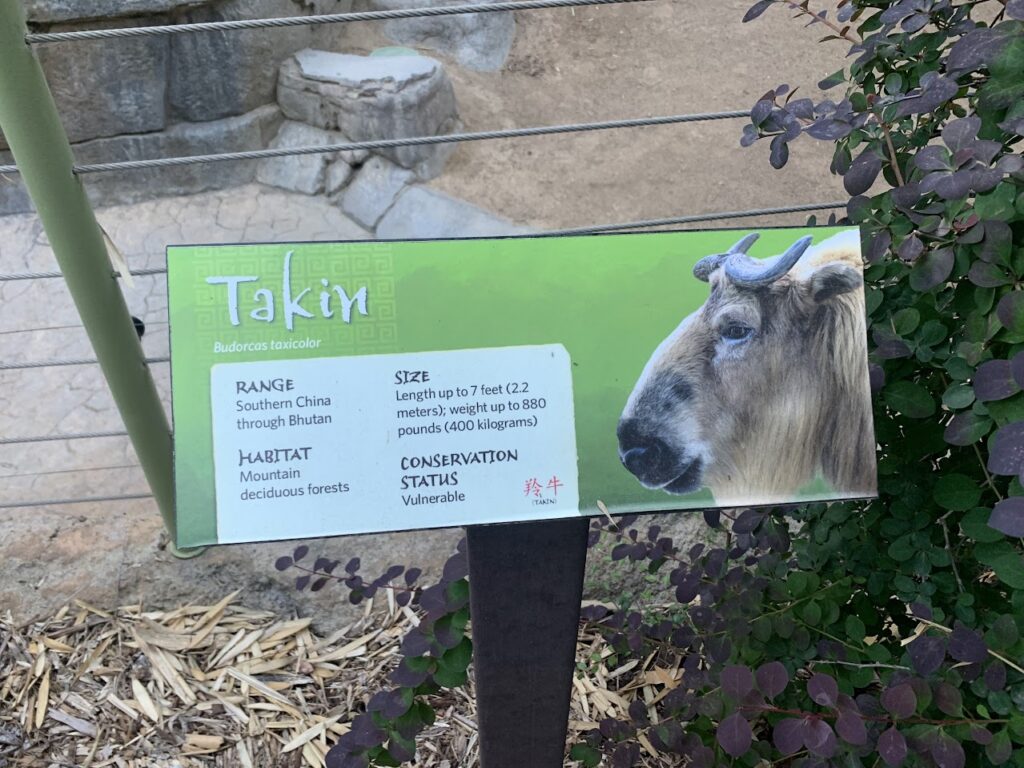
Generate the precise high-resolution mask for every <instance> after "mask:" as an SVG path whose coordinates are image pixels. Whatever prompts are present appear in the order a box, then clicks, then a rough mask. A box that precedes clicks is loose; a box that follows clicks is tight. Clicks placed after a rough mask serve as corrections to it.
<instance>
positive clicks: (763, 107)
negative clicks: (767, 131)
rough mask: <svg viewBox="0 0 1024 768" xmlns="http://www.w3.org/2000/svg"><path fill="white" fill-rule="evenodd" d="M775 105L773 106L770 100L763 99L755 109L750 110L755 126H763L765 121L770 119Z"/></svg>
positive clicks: (751, 119)
mask: <svg viewBox="0 0 1024 768" xmlns="http://www.w3.org/2000/svg"><path fill="white" fill-rule="evenodd" d="M774 108H775V105H774V104H772V102H771V100H770V99H762V100H761V101H759V102H757V104H755V105H754V107H753V109H751V110H750V121H751V122H752V123H753V124H754V125H755V126H759V125H761V124H762V123H763V122H764V121H765V120H767V119H768V115H770V114H771V113H772V110H773V109H774Z"/></svg>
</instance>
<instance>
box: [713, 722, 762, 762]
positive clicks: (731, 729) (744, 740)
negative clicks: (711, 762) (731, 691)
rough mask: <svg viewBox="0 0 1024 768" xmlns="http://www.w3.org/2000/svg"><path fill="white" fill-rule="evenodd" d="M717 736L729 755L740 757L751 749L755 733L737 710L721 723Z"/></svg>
mask: <svg viewBox="0 0 1024 768" xmlns="http://www.w3.org/2000/svg"><path fill="white" fill-rule="evenodd" d="M716 738H717V739H718V743H719V744H721V745H722V749H724V750H725V752H726V753H727V754H728V755H730V756H731V757H739V756H740V755H744V754H746V752H747V750H748V749H750V745H751V744H752V743H753V740H754V734H753V733H752V732H751V730H750V723H748V722H747V721H746V719H745V718H744V717H743V715H741V714H740V713H739V712H735V713H733V714H731V715H729V717H727V718H725V720H723V721H722V722H721V723H719V725H718V733H717V734H716Z"/></svg>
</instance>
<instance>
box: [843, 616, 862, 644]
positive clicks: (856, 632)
mask: <svg viewBox="0 0 1024 768" xmlns="http://www.w3.org/2000/svg"><path fill="white" fill-rule="evenodd" d="M845 626H846V636H847V637H849V638H850V639H851V640H853V641H855V642H858V643H859V642H860V641H861V640H863V639H864V636H865V635H866V634H867V628H866V627H865V626H864V622H863V621H861V620H860V618H859V617H858V616H855V615H853V614H849V615H847V617H846V622H845Z"/></svg>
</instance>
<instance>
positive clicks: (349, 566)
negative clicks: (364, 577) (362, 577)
mask: <svg viewBox="0 0 1024 768" xmlns="http://www.w3.org/2000/svg"><path fill="white" fill-rule="evenodd" d="M360 565H361V563H360V561H359V558H358V557H353V558H352V559H351V560H349V561H348V563H346V564H345V572H346V573H355V572H356V571H358V570H359V567H360Z"/></svg>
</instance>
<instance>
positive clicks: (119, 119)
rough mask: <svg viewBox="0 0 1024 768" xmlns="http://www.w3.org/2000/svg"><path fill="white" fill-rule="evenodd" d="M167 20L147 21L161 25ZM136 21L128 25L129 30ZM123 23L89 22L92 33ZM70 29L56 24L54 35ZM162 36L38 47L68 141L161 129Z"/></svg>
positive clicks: (164, 51)
mask: <svg viewBox="0 0 1024 768" xmlns="http://www.w3.org/2000/svg"><path fill="white" fill-rule="evenodd" d="M165 21H167V19H166V18H165V17H156V19H155V21H154V20H147V22H148V23H160V22H165ZM137 23H138V22H132V25H135V24H137ZM125 24H127V22H126V21H124V20H121V21H119V22H93V23H91V24H90V25H89V26H90V28H94V29H103V28H106V27H115V26H123V25H125ZM69 28H70V29H74V27H69V26H68V25H63V24H58V25H56V26H54V27H53V29H54V30H55V31H60V30H64V29H69ZM169 45H170V44H169V42H168V40H167V38H166V37H137V38H125V39H122V40H118V41H116V44H111V43H108V42H103V41H96V42H91V41H90V42H83V43H74V44H68V45H42V46H39V48H38V49H37V50H38V54H39V61H40V63H41V64H42V66H43V70H44V71H45V72H46V79H47V80H48V81H49V84H50V90H51V91H52V92H53V98H54V100H55V101H56V102H57V109H58V111H59V112H60V114H61V117H62V119H63V121H64V128H65V130H66V131H67V134H68V138H69V140H70V141H72V142H76V141H86V140H88V139H96V138H101V137H104V136H116V135H118V134H122V133H146V132H148V131H159V130H162V129H163V128H164V127H165V126H166V124H167V117H166V113H165V110H164V101H165V93H166V90H167V58H168V50H169Z"/></svg>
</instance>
